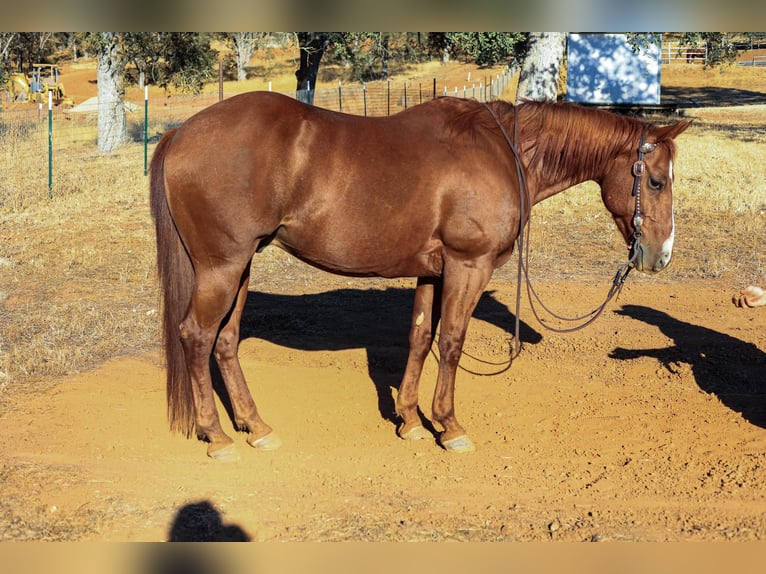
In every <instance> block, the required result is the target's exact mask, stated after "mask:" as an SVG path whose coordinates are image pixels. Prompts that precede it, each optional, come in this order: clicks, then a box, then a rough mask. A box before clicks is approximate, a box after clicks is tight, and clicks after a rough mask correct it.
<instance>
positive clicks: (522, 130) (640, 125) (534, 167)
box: [437, 97, 675, 180]
mask: <svg viewBox="0 0 766 574" xmlns="http://www.w3.org/2000/svg"><path fill="white" fill-rule="evenodd" d="M437 101H440V105H442V106H447V107H449V108H451V110H450V111H451V117H450V120H449V129H450V130H451V133H452V134H453V135H455V136H461V137H469V138H471V139H474V140H475V139H476V138H477V137H478V135H479V134H480V133H482V132H485V131H486V130H490V131H493V132H496V130H497V123H496V121H495V119H494V118H493V117H492V114H490V113H488V111H487V109H486V107H487V106H488V107H490V108H491V109H492V111H493V112H494V113H495V115H496V116H497V118H498V120H499V121H500V123H501V124H502V125H503V127H504V128H505V130H506V133H507V134H508V136H509V137H510V138H511V140H512V141H513V140H515V138H516V133H518V139H519V141H518V142H517V145H518V146H519V150H520V152H521V154H522V156H523V157H524V159H525V161H526V164H527V169H528V170H530V171H536V172H540V171H542V170H545V171H546V172H547V173H548V174H549V176H550V177H551V179H554V180H562V179H571V178H573V177H574V178H579V177H580V176H582V175H587V174H592V173H598V172H599V171H601V169H600V168H601V167H602V166H603V165H605V164H606V163H607V162H609V161H610V160H611V159H612V158H614V157H616V156H617V155H619V154H621V153H624V152H626V151H636V150H637V149H638V145H639V141H640V139H641V134H642V133H643V132H644V130H651V128H652V127H654V126H651V125H650V124H647V123H645V122H643V121H641V120H638V119H636V118H631V117H628V116H622V115H618V114H614V113H609V112H606V111H604V110H599V109H596V108H587V107H585V106H581V105H579V104H574V103H571V102H557V103H555V104H554V103H548V102H536V101H531V100H525V101H523V102H522V103H521V104H519V105H513V104H510V103H508V102H504V101H502V100H495V101H493V102H490V103H488V104H482V103H480V102H477V101H475V100H461V99H459V98H450V97H445V98H439V100H437ZM516 118H518V121H519V125H518V128H517V129H516V128H515V126H514V121H516ZM659 141H660V142H662V143H664V144H665V145H667V146H668V148H669V151H670V153H671V157H673V156H674V155H675V144H674V141H673V139H672V137H668V138H665V139H662V140H659Z"/></svg>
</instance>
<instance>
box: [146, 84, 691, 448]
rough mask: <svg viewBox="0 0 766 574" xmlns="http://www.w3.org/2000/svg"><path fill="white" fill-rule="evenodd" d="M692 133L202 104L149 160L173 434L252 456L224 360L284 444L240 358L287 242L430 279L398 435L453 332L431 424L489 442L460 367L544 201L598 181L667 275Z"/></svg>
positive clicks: (651, 268) (536, 108)
mask: <svg viewBox="0 0 766 574" xmlns="http://www.w3.org/2000/svg"><path fill="white" fill-rule="evenodd" d="M687 126H688V124H687V123H683V122H679V123H676V124H673V125H670V126H666V127H658V126H655V125H650V124H647V123H644V122H642V121H639V120H637V119H634V118H627V117H623V116H618V115H616V114H612V113H609V112H605V111H601V110H595V109H587V108H583V107H579V106H576V105H572V104H566V103H563V104H547V103H534V102H527V103H523V104H521V105H519V106H513V105H511V104H509V103H505V102H502V101H495V102H492V103H489V104H482V103H479V102H476V101H472V100H463V99H458V98H449V97H445V98H438V99H436V100H433V101H430V102H427V103H423V104H420V105H418V106H415V107H412V108H410V109H408V110H406V111H403V112H400V113H398V114H396V115H393V116H390V117H385V118H369V117H359V116H353V115H348V114H343V113H337V112H332V111H328V110H326V109H321V108H317V107H313V106H310V105H306V104H303V103H300V102H297V101H295V100H293V99H292V98H289V97H287V96H283V95H279V94H276V93H270V92H254V93H248V94H242V95H239V96H235V97H232V98H229V99H227V100H224V101H222V102H219V103H217V104H215V105H213V106H210V107H209V108H207V109H205V110H203V111H201V112H199V113H198V114H196V115H195V116H193V117H191V118H190V119H189V120H187V121H186V122H185V123H184V124H183V125H182V126H180V127H179V128H177V129H174V130H171V131H169V132H168V133H166V134H165V135H164V136H163V138H162V139H161V141H160V142H159V144H158V145H157V148H156V150H155V152H154V155H153V158H152V163H151V209H152V216H153V218H154V221H155V226H156V234H157V264H158V271H159V277H160V282H161V291H162V296H163V324H164V327H163V329H164V347H165V357H166V361H167V401H168V417H169V421H170V426H171V429H172V430H176V431H180V432H181V433H183V434H185V435H186V436H187V437H188V436H191V435H192V433H196V435H197V436H198V437H199V438H200V439H202V440H206V441H207V442H208V443H209V445H208V455H209V456H211V457H214V458H220V459H228V458H235V457H236V450H235V449H234V445H233V441H232V439H231V438H230V437H229V436H228V435H227V434H226V433H225V432H224V431H223V429H222V427H221V424H220V421H219V418H218V414H217V410H216V406H215V402H214V392H213V385H212V381H211V374H210V363H209V361H210V357H211V353H212V355H214V356H215V359H216V361H217V363H218V366H219V368H220V372H221V374H222V377H223V381H224V383H225V386H226V389H227V393H228V394H229V397H230V399H231V405H232V410H233V414H234V422H235V424H236V425H237V426H238V427H239V428H240V429H241V430H243V431H247V432H248V433H249V434H248V437H247V442H248V443H249V444H250V445H251V446H253V447H255V448H261V449H267V450H269V449H273V448H276V447H278V446H279V444H280V440H279V439H278V438H277V435H276V434H275V433H274V432H273V431H272V429H271V428H270V427H269V426H268V425H267V424H266V423H265V422H264V421H263V419H262V418H261V417H260V416H259V414H258V410H257V408H256V405H255V402H254V401H253V399H252V397H251V395H250V392H249V390H248V387H247V384H246V382H245V377H244V375H243V373H242V369H241V367H240V364H239V360H238V358H237V347H238V343H239V323H240V319H241V316H242V310H243V307H244V305H245V299H246V297H247V292H248V282H249V276H250V266H251V264H252V259H253V257H254V255H255V254H256V253H257V252H259V251H260V250H262V249H263V248H265V247H266V246H267V245H275V246H278V247H280V248H282V249H284V250H286V251H288V252H289V253H291V254H293V255H295V256H296V257H298V258H300V259H302V260H303V261H305V262H307V263H309V264H312V265H314V266H316V267H319V268H321V269H324V270H326V271H330V272H333V273H339V274H344V275H350V276H380V277H416V278H417V288H416V291H415V302H414V308H413V310H412V324H411V328H410V334H409V346H410V350H409V357H408V360H407V364H406V367H405V371H404V375H403V379H402V381H401V384H400V386H399V389H398V393H397V397H396V410H397V413H398V415H399V416H400V417H401V425H400V426H399V428H398V429H397V432H398V434H399V436H400V437H402V438H405V439H417V438H424V437H427V436H431V435H430V433H428V432H427V431H426V430H425V429H424V427H423V426H422V423H421V419H420V416H419V414H418V383H419V379H420V374H421V370H422V368H423V362H424V360H425V358H426V356H427V355H428V353H429V350H430V348H431V344H432V342H433V340H434V335H435V330H436V326H437V324H438V323H439V322H441V326H440V333H439V338H438V350H439V366H438V376H437V383H436V390H435V393H434V397H433V404H432V417H433V420H434V421H435V422H436V423H437V424H438V425H439V426H440V427H441V428H442V429H443V432H441V434H440V436H439V437H438V439H439V442H440V443H441V445H442V447H443V448H445V449H446V450H449V451H457V452H461V451H470V450H473V449H474V445H473V443H472V442H471V440H470V439H469V437H468V436H467V434H466V431H465V430H464V429H463V427H462V426H461V425H460V423H459V422H458V420H457V418H456V416H455V408H454V391H455V372H456V369H457V365H458V360H459V358H460V356H461V351H462V347H463V341H464V338H465V333H466V328H467V326H468V322H469V319H470V317H471V315H472V313H473V311H474V308H475V307H476V304H477V302H478V301H479V298H480V297H481V294H482V292H483V291H484V289H485V287H486V285H487V283H488V282H489V280H490V277H491V276H492V273H493V270H494V269H496V268H497V267H499V266H500V265H502V264H504V263H505V262H506V261H507V260H508V258H509V257H510V256H511V252H512V251H513V248H514V243H515V242H516V239H517V237H518V236H519V233H520V231H522V230H523V226H524V225H525V224H526V220H527V218H528V215H529V207H531V206H532V205H534V204H535V203H537V202H539V201H542V200H543V199H545V198H547V197H550V196H551V195H553V194H555V193H558V192H560V191H562V190H564V189H566V188H568V187H571V186H573V185H575V184H577V183H579V182H583V181H586V180H594V181H596V182H598V183H599V184H600V186H601V195H602V200H603V202H604V204H605V206H606V208H607V209H608V210H609V211H610V212H611V214H612V217H613V219H614V221H615V223H616V224H617V228H618V229H619V231H620V232H621V233H622V235H623V237H624V238H625V241H626V242H627V243H628V244H629V245H632V246H633V248H632V251H633V255H634V257H633V258H632V265H633V266H635V268H637V269H638V270H641V271H645V272H656V271H660V270H661V269H663V268H665V267H666V266H667V265H668V263H669V262H670V257H671V252H672V248H673V234H674V228H673V195H672V194H673V157H674V153H675V147H674V142H673V140H674V138H675V137H676V136H678V135H679V134H680V133H681V132H683V131H684V130H685V129H686V127H687ZM644 155H645V158H642V156H644ZM637 156H638V158H639V160H640V161H636V158H637ZM636 166H638V168H637V167H636ZM524 174H526V177H524ZM520 181H525V183H526V185H520ZM642 189H643V191H642ZM639 194H640V201H639V197H638V196H639ZM522 202H523V203H522ZM525 205H526V207H525ZM639 226H640V227H639ZM636 227H639V229H636ZM636 231H640V233H636ZM639 236H640V242H639V241H637V239H638V237H639ZM583 257H584V258H586V257H587V253H583Z"/></svg>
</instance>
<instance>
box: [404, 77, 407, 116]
mask: <svg viewBox="0 0 766 574" xmlns="http://www.w3.org/2000/svg"><path fill="white" fill-rule="evenodd" d="M404 109H405V110H406V109H407V82H404Z"/></svg>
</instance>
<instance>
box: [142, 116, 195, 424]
mask: <svg viewBox="0 0 766 574" xmlns="http://www.w3.org/2000/svg"><path fill="white" fill-rule="evenodd" d="M174 132H175V130H171V131H169V132H167V133H166V134H165V135H164V136H163V137H162V139H161V140H160V142H159V143H158V144H157V148H156V149H155V151H154V155H153V156H152V163H151V181H150V204H151V212H152V218H153V219H154V227H155V231H156V235H157V273H158V276H159V280H160V300H161V307H162V339H163V346H164V349H165V362H166V366H167V402H168V421H169V423H170V429H171V430H172V431H178V432H180V433H182V434H184V435H185V436H186V437H189V436H191V434H192V432H193V431H194V420H195V417H194V401H193V397H192V387H191V379H190V378H189V373H188V371H187V369H186V362H185V360H184V351H183V347H182V346H181V338H180V333H179V325H180V324H181V321H182V320H183V318H184V315H185V314H186V310H187V308H188V306H189V301H190V300H191V292H192V286H193V284H194V269H193V267H192V265H191V260H190V259H189V256H188V254H187V252H186V249H185V248H184V245H183V243H182V242H181V238H180V236H179V235H178V230H177V229H176V226H175V223H174V222H173V218H172V216H171V214H170V209H169V208H168V201H167V197H166V195H165V177H164V162H165V154H166V153H167V150H168V147H169V146H170V142H171V141H172V140H173V135H174Z"/></svg>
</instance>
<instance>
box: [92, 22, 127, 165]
mask: <svg viewBox="0 0 766 574" xmlns="http://www.w3.org/2000/svg"><path fill="white" fill-rule="evenodd" d="M96 36H97V37H96V38H95V40H96V44H97V46H98V69H97V76H96V80H97V82H98V139H97V145H98V151H100V152H104V153H110V152H113V151H114V150H116V149H117V148H118V147H120V146H121V145H122V144H123V143H125V142H126V141H127V139H128V131H127V120H126V117H125V83H124V78H125V56H124V53H123V52H122V46H121V42H122V36H121V34H120V33H119V32H99V33H97V35H96Z"/></svg>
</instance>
